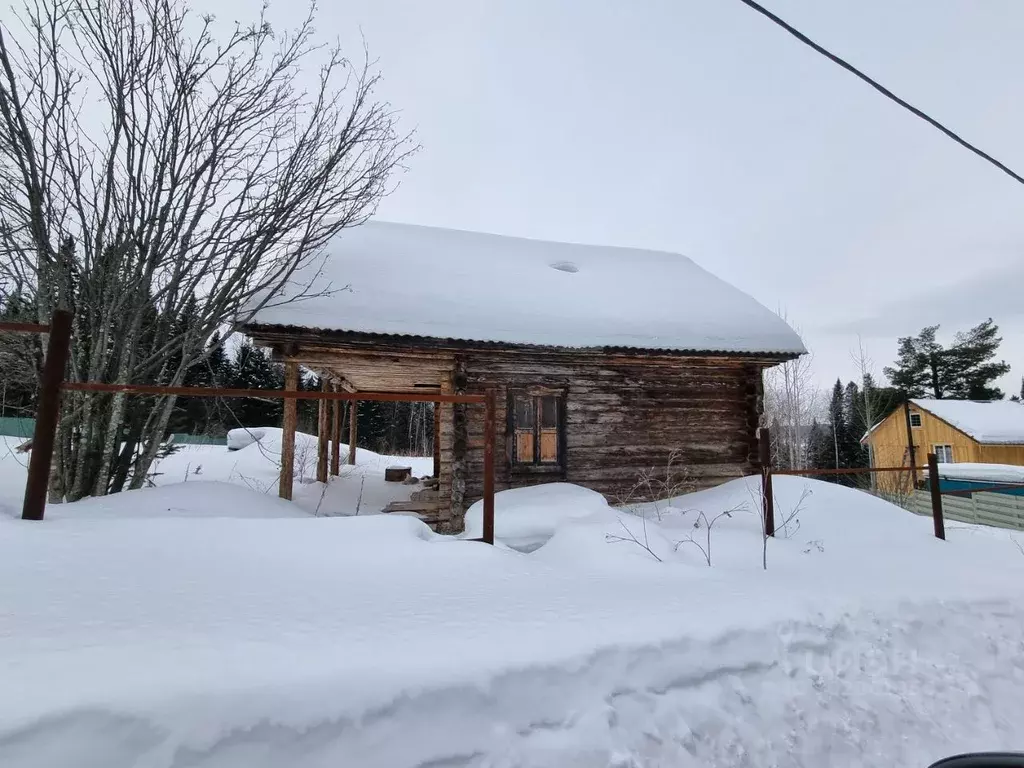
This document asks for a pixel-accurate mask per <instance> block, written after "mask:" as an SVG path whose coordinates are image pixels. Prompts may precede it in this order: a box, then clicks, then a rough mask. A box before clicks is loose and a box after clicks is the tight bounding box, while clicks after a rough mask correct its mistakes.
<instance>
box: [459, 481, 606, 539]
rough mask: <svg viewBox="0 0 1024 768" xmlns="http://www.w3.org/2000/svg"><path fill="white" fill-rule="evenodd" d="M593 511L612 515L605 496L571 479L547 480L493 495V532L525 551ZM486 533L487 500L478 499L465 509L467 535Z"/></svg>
mask: <svg viewBox="0 0 1024 768" xmlns="http://www.w3.org/2000/svg"><path fill="white" fill-rule="evenodd" d="M592 515H603V516H605V517H613V515H612V512H611V508H610V507H609V506H608V502H606V501H605V500H604V496H602V495H601V494H599V493H597V492H596V491H591V490H589V489H587V488H581V487H580V486H578V485H572V484H570V483H547V484H544V485H536V486H532V487H529V488H513V489H511V490H508V491H501V492H500V493H496V494H495V495H494V536H495V539H497V540H500V541H501V542H503V543H504V544H506V545H508V546H509V547H512V548H513V549H518V550H521V551H524V552H529V551H530V550H533V549H536V548H537V547H539V546H540V545H541V544H543V543H544V542H546V541H547V540H548V539H550V538H551V536H552V535H553V534H554V532H555V529H556V528H558V526H559V525H561V524H562V523H564V522H565V521H566V520H575V519H579V518H587V517H590V516H592ZM483 533H484V503H483V501H478V502H476V503H475V504H473V505H472V506H471V507H470V508H469V509H468V510H466V531H465V533H464V534H463V535H464V536H465V537H466V538H471V539H474V538H480V537H481V536H483Z"/></svg>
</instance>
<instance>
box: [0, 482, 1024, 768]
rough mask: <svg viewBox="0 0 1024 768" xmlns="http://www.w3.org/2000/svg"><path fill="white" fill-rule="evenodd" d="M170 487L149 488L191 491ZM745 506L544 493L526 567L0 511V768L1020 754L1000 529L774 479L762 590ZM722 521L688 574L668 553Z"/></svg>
mask: <svg viewBox="0 0 1024 768" xmlns="http://www.w3.org/2000/svg"><path fill="white" fill-rule="evenodd" d="M187 485H188V486H189V487H188V489H187V490H186V489H185V486H183V485H178V486H175V489H176V490H174V491H172V489H171V488H165V489H158V490H159V491H161V492H164V493H178V492H180V493H182V494H184V493H199V494H201V493H202V489H203V488H204V487H208V484H204V483H196V484H194V485H193V484H192V483H189V484H187ZM193 488H196V489H200V490H199V491H194V490H193ZM805 488H807V489H810V491H811V495H810V496H806V497H803V492H804V489H805ZM755 490H756V481H752V482H751V484H750V485H748V482H747V481H735V482H733V483H729V484H727V485H726V486H723V487H722V488H719V489H715V490H714V491H708V492H703V493H700V494H693V495H691V496H687V497H683V498H681V499H676V500H674V501H673V502H672V504H671V505H669V506H665V507H662V508H660V509H649V510H646V511H645V510H640V511H641V512H644V514H643V516H640V515H636V514H630V513H628V512H622V511H617V510H608V509H595V510H592V511H591V512H590V513H588V514H580V515H576V514H572V512H571V510H570V509H567V508H565V507H571V506H573V505H575V504H576V503H577V502H578V501H579V500H580V498H585V497H586V494H578V495H577V494H576V493H575V492H574V491H573V490H572V489H569V488H563V489H555V490H554V491H553V492H552V493H551V497H550V499H549V501H550V502H551V503H550V505H549V508H551V509H555V508H561V510H560V511H561V515H560V520H561V521H560V522H558V523H557V524H556V525H554V526H553V530H552V528H551V526H547V525H546V521H544V522H545V526H546V530H549V531H551V535H550V538H548V539H547V541H546V542H545V543H544V544H543V545H542V546H540V547H539V548H538V549H536V550H535V551H534V552H532V553H531V554H523V553H520V552H515V551H512V550H509V549H505V548H501V547H488V546H486V545H484V544H480V543H475V542H468V541H459V540H454V539H451V538H448V537H442V536H437V535H435V534H433V533H431V532H430V530H429V529H428V528H426V526H424V525H423V524H422V523H419V522H418V521H416V520H412V519H410V518H403V517H392V516H371V517H354V518H313V517H306V518H294V519H288V518H285V517H278V518H275V517H272V516H270V517H266V518H265V519H242V518H226V517H218V518H206V519H199V518H195V517H189V516H184V517H151V518H148V519H101V517H102V516H100V515H98V514H97V515H94V516H92V517H91V518H90V519H53V520H50V521H46V522H43V523H36V524H27V523H22V522H20V521H15V520H10V519H0V608H2V610H0V680H2V681H3V686H2V687H0V764H2V765H16V766H40V767H42V766H62V767H63V766H67V765H75V766H76V767H77V766H81V767H83V768H88V767H89V766H97V767H99V766H102V767H103V768H112V767H114V766H147V767H149V768H156V767H167V766H186V765H187V766H210V767H211V768H212V767H213V766H216V767H217V768H235V766H237V767H238V768H242V767H243V766H244V767H245V768H263V767H264V766H266V768H270V767H271V766H273V767H274V768H278V767H279V766H281V765H289V766H317V767H320V766H323V767H325V768H326V766H332V768H333V766H337V765H359V766H369V767H370V768H373V767H374V766H389V767H390V766H423V765H431V766H442V765H444V766H456V765H458V766H485V765H506V766H516V765H524V766H525V765H529V766H556V765H557V766H566V765H573V766H591V765H593V766H608V765H616V766H655V765H673V766H708V765H715V766H750V765H779V764H783V765H793V766H808V767H810V766H814V768H819V767H820V766H822V765H829V766H855V765H856V766H863V765H882V764H885V765H907V766H912V765H927V764H928V762H929V761H930V760H933V759H936V758H938V757H940V756H941V755H943V754H948V753H951V752H955V751H961V750H969V749H977V748H983V747H984V748H990V749H991V748H1011V747H1018V748H1019V747H1020V746H1022V741H1024V725H1022V723H1024V701H1022V697H1021V695H1020V693H1019V691H1020V690H1021V689H1022V686H1024V664H1022V663H1021V661H1020V659H1021V658H1022V656H1024V653H1022V651H1024V646H1022V643H1021V640H1020V626H1021V625H1022V622H1024V608H1022V601H1021V597H1022V592H1024V588H1022V587H1021V584H1024V556H1022V555H1021V553H1020V552H1019V551H1018V549H1017V548H1016V547H1015V546H1014V544H1013V542H1012V541H1011V540H1010V537H1009V536H1008V535H1006V534H1005V532H995V531H991V530H984V529H979V528H974V527H971V526H955V527H953V526H951V527H950V530H949V531H948V535H949V540H948V541H946V542H940V541H938V540H936V539H934V538H933V537H932V536H931V535H930V531H929V526H930V523H929V521H928V520H926V519H923V518H918V517H915V516H913V515H910V514H909V513H906V512H904V511H902V510H900V509H897V508H895V507H892V506H890V505H888V504H886V503H884V502H881V501H878V500H876V499H872V498H871V497H868V496H866V495H864V494H862V493H860V492H858V491H853V490H849V489H844V488H840V487H837V486H833V485H828V484H825V483H816V482H811V481H802V480H797V479H794V478H777V489H776V490H777V494H778V499H777V507H776V508H777V509H778V510H779V513H780V514H786V512H787V510H789V511H794V510H795V515H793V516H790V517H789V523H788V525H787V529H786V532H785V535H784V536H780V537H779V538H778V539H776V540H772V541H769V542H768V543H767V552H766V555H767V563H768V569H767V570H763V568H762V553H763V552H762V538H761V535H760V528H759V523H758V518H757V515H756V514H755V513H754V511H753V510H752V509H751V508H749V506H748V508H747V509H742V508H740V507H741V502H743V501H744V500H746V501H748V502H750V500H751V493H752V492H754V491H755ZM217 493H224V494H225V496H223V497H221V498H218V500H217V501H218V503H219V504H222V505H229V504H235V505H237V506H239V507H246V506H249V505H252V504H253V503H254V496H253V494H249V493H246V492H245V491H244V489H239V488H230V489H219V490H218V491H217ZM232 493H234V494H236V497H235V498H234V499H231V498H228V496H229V495H230V494H232ZM537 494H540V496H543V495H544V493H543V492H542V491H540V490H538V491H537V493H535V494H516V495H513V494H501V495H499V499H501V501H500V502H499V508H500V509H502V510H503V512H504V513H506V514H507V515H508V519H509V520H512V519H514V518H516V517H517V514H516V513H517V506H518V505H517V504H516V503H515V498H516V496H519V497H520V499H521V500H522V501H523V502H524V504H523V508H524V509H527V510H528V511H527V512H524V513H523V514H521V515H518V517H519V518H520V522H521V524H520V525H519V526H518V530H516V527H515V526H513V527H512V528H510V529H509V530H510V531H511V532H512V533H514V534H515V535H516V536H520V537H522V536H525V535H527V534H529V530H528V529H529V525H527V524H525V523H523V522H522V521H524V520H528V519H529V518H531V517H533V518H534V519H538V518H539V517H540V515H541V506H543V500H542V499H538V498H537ZM122 496H123V497H125V498H129V497H131V496H132V494H123V495H122ZM509 497H511V498H512V501H508V498H509ZM801 497H803V501H802V503H801ZM134 498H135V499H137V500H141V499H145V498H146V497H145V496H143V495H142V494H135V495H134ZM102 501H103V500H97V502H98V503H102ZM165 501H166V500H165ZM165 501H164V502H161V503H165ZM195 501H197V500H195V499H193V500H190V501H186V502H184V503H183V507H186V508H187V507H189V506H190V505H191V504H192V503H193V502H195ZM261 501H269V500H265V499H262V498H261ZM595 506H596V505H595ZM726 510H732V511H731V513H730V515H729V516H723V517H721V518H720V519H719V521H718V523H716V525H715V528H714V531H713V535H712V536H713V538H712V542H713V545H714V556H713V565H712V567H708V566H707V564H706V562H705V560H704V558H703V556H702V555H701V554H700V552H699V551H698V550H697V549H696V547H694V546H693V545H689V544H685V543H683V544H679V542H681V541H684V540H685V537H686V536H689V535H700V534H701V533H703V529H700V528H694V522H695V515H697V514H698V513H699V512H704V513H705V515H706V516H714V515H717V514H718V513H719V512H722V511H726ZM185 514H186V515H188V514H189V513H188V511H187V510H186V511H185ZM659 516H660V519H659ZM797 521H799V524H797ZM623 525H625V526H626V527H627V528H629V529H630V530H631V531H632V532H633V534H634V535H635V536H636V537H637V538H638V539H639V538H641V537H643V536H645V534H646V535H647V539H646V540H647V541H655V540H656V541H657V542H659V543H658V545H657V546H651V547H650V549H651V550H652V551H653V552H655V553H657V554H658V556H659V557H660V562H659V560H657V559H655V557H653V556H652V555H651V554H650V553H649V552H648V551H647V550H645V549H644V548H642V547H640V546H638V545H637V544H636V543H634V542H632V541H629V540H627V541H625V542H623V541H622V540H621V539H623V538H627V537H624V536H621V535H620V534H621V532H622V531H623ZM719 526H721V527H719ZM615 536H618V539H614V538H610V537H615ZM534 538H535V539H538V538H540V539H543V535H542V534H540V533H538V532H534Z"/></svg>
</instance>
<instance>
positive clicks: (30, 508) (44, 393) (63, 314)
mask: <svg viewBox="0 0 1024 768" xmlns="http://www.w3.org/2000/svg"><path fill="white" fill-rule="evenodd" d="M71 320H72V317H71V313H70V312H68V311H67V310H64V309H58V310H57V311H56V312H54V313H53V319H52V320H51V321H50V336H49V338H48V339H47V341H46V359H45V360H44V362H43V375H42V379H41V381H40V382H39V403H38V406H37V409H36V427H35V432H33V434H32V455H31V457H30V458H29V462H28V480H27V481H26V482H25V503H24V504H23V505H22V508H21V519H22V520H42V519H43V513H44V511H45V510H46V491H47V487H48V486H49V484H50V462H51V461H52V460H53V444H54V441H55V438H56V435H57V422H58V420H59V419H60V385H61V383H63V381H64V368H65V366H66V365H67V362H68V353H69V351H70V349H71Z"/></svg>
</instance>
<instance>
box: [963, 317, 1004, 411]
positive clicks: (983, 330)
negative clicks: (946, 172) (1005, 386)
mask: <svg viewBox="0 0 1024 768" xmlns="http://www.w3.org/2000/svg"><path fill="white" fill-rule="evenodd" d="M998 334H999V326H997V325H996V324H995V323H993V322H992V318H991V317H990V318H989V319H988V320H986V321H985V322H983V323H979V324H978V325H976V326H974V327H973V328H971V329H970V330H969V331H967V332H966V333H964V332H960V333H958V334H957V335H956V338H955V339H954V340H953V346H952V347H951V348H950V349H949V352H948V356H949V364H948V367H949V369H950V374H951V375H950V382H949V389H950V397H954V398H957V399H960V400H1002V399H1003V391H1002V390H1001V389H999V387H993V386H991V385H992V382H993V381H995V380H996V379H998V378H999V377H1000V376H1003V375H1005V374H1007V373H1009V372H1010V366H1009V365H1007V364H1006V363H1005V362H1004V361H999V362H994V360H995V356H996V353H997V352H998V351H999V344H1000V342H1002V338H1001V337H1000V336H999V335H998Z"/></svg>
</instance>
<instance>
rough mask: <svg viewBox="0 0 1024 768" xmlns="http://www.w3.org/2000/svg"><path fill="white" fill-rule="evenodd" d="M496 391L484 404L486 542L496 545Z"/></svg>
mask: <svg viewBox="0 0 1024 768" xmlns="http://www.w3.org/2000/svg"><path fill="white" fill-rule="evenodd" d="M494 399H495V398H494V390H493V389H489V390H487V402H486V403H485V404H484V542H485V543H487V544H493V543H494V430H495V418H494V407H495V405H494Z"/></svg>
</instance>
